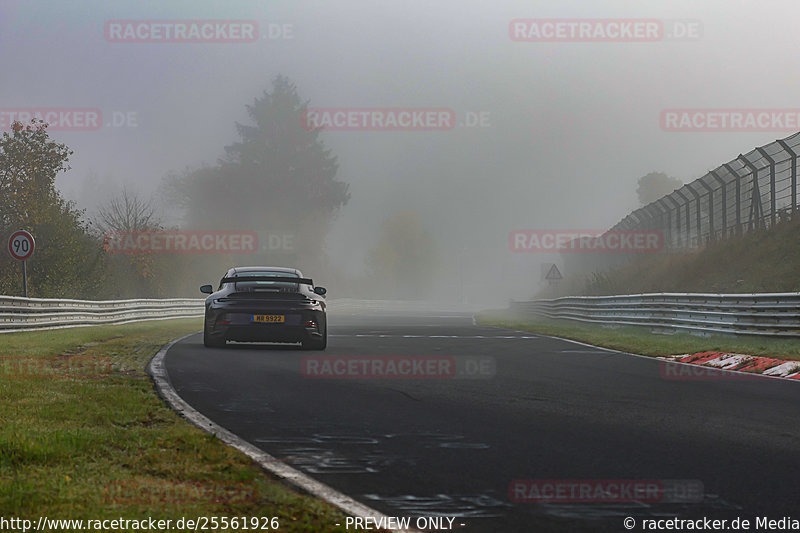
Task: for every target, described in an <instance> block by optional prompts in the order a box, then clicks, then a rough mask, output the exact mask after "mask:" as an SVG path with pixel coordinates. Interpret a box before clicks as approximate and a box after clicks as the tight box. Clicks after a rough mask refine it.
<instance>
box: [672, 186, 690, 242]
mask: <svg viewBox="0 0 800 533" xmlns="http://www.w3.org/2000/svg"><path fill="white" fill-rule="evenodd" d="M675 194H677V195H678V196H680V197H681V198H682V199H683V204H684V205H685V206H686V246H688V247H691V246H692V220H691V218H689V209H690V205H689V204H691V202H692V201H691V200H690V199H689V198H687V197H686V195H685V194H683V193H682V192H681V190H680V189H675Z"/></svg>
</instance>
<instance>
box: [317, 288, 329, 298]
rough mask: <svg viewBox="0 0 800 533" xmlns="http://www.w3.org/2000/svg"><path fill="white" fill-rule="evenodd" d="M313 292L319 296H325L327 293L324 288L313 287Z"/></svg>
mask: <svg viewBox="0 0 800 533" xmlns="http://www.w3.org/2000/svg"><path fill="white" fill-rule="evenodd" d="M314 292H315V293H317V294H319V295H320V296H325V294H326V293H327V292H328V289H326V288H325V287H314Z"/></svg>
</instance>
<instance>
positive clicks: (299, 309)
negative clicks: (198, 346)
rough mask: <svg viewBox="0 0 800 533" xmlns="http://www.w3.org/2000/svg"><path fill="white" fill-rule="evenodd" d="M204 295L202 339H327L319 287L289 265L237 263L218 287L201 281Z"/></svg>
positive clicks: (308, 343)
mask: <svg viewBox="0 0 800 533" xmlns="http://www.w3.org/2000/svg"><path fill="white" fill-rule="evenodd" d="M200 292H203V293H206V294H210V296H209V297H208V298H206V313H205V325H204V327H203V344H204V345H205V346H206V347H216V348H221V347H223V346H225V343H226V342H227V341H243V342H259V341H260V342H299V343H301V344H302V346H303V349H304V350H324V349H325V346H326V345H327V343H328V331H327V324H326V315H325V307H326V304H325V293H326V292H327V291H326V290H325V289H324V288H323V287H314V282H313V281H311V280H310V279H308V278H304V277H303V275H302V273H301V272H300V271H299V270H297V269H294V268H282V267H236V268H231V269H230V270H228V272H226V273H225V276H224V277H223V278H222V280H221V281H220V282H219V288H218V289H217V292H214V287H212V286H211V285H203V286H202V287H200Z"/></svg>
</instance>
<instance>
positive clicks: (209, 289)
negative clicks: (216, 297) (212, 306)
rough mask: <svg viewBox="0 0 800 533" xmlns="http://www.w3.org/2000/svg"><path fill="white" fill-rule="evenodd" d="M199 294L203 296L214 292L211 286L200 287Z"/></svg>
mask: <svg viewBox="0 0 800 533" xmlns="http://www.w3.org/2000/svg"><path fill="white" fill-rule="evenodd" d="M200 292H202V293H204V294H211V293H212V292H214V287H212V286H211V285H203V286H202V287H200Z"/></svg>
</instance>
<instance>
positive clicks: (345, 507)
mask: <svg viewBox="0 0 800 533" xmlns="http://www.w3.org/2000/svg"><path fill="white" fill-rule="evenodd" d="M192 335H197V333H190V334H189V335H184V336H183V337H181V338H179V339H175V340H173V341H170V342H169V343H167V344H165V345H164V346H162V347H161V349H160V350H159V351H158V353H157V354H156V355H155V356H153V358H152V359H151V360H150V363H149V364H148V365H147V373H148V374H150V377H151V378H153V381H154V382H155V385H156V390H157V391H158V394H159V395H160V396H161V397H162V398H163V399H164V401H166V402H167V404H168V405H169V406H170V407H171V408H172V409H174V410H175V411H177V413H178V414H180V415H181V416H183V417H184V418H186V419H187V420H188V421H189V422H191V423H192V424H194V425H195V426H197V427H199V428H200V429H202V430H203V431H205V432H207V433H211V434H212V435H214V436H216V437H217V438H218V439H219V440H221V441H222V442H224V443H225V444H227V445H229V446H231V447H233V448H236V449H237V450H239V451H240V452H242V453H244V454H245V455H247V456H248V457H250V458H251V459H253V460H254V461H255V462H257V463H258V464H259V465H261V467H262V468H263V469H264V470H266V471H267V472H269V473H271V474H273V475H274V476H276V477H278V478H280V479H281V480H283V481H285V482H286V483H288V484H289V485H291V486H292V487H294V488H296V489H298V490H300V491H302V492H305V493H308V494H310V495H312V496H316V497H317V498H319V499H321V500H324V501H326V502H328V503H330V504H331V505H334V506H336V507H338V508H339V509H341V510H342V511H344V512H345V513H346V514H348V515H350V516H361V517H370V518H375V519H376V520H380V519H381V518H383V519H388V518H389V517H387V516H386V515H384V514H383V513H381V512H379V511H376V510H375V509H372V508H371V507H367V506H366V505H364V504H362V503H359V502H357V501H356V500H354V499H353V498H351V497H350V496H347V495H346V494H343V493H341V492H339V491H337V490H335V489H333V488H331V487H329V486H327V485H325V484H324V483H320V482H319V481H317V480H315V479H312V478H311V477H309V476H307V475H306V474H304V473H302V472H300V471H299V470H296V469H294V468H292V467H291V466H289V465H287V464H286V463H284V462H282V461H280V460H278V459H276V458H274V457H272V456H271V455H270V454H268V453H267V452H265V451H262V450H260V449H259V448H257V447H256V446H254V445H252V444H250V443H249V442H247V441H246V440H244V439H242V438H240V437H238V436H237V435H235V434H233V433H231V432H230V431H228V430H227V429H225V428H223V427H222V426H219V425H217V424H215V423H214V422H212V421H211V420H210V419H209V418H207V417H205V416H204V415H202V414H200V413H199V412H198V411H197V410H195V409H194V408H193V407H192V406H191V405H189V404H188V403H186V401H185V400H184V399H183V398H181V397H180V396H179V395H178V393H177V392H176V391H175V389H174V388H173V387H172V383H170V381H169V376H168V375H167V368H166V365H165V364H164V358H165V357H166V355H167V352H168V351H169V349H170V348H171V347H172V346H173V345H174V344H176V343H178V342H180V341H182V340H183V339H186V338H188V337H191V336H192ZM331 526H333V524H331ZM387 531H388V530H387ZM391 531H392V532H393V533H395V532H396V533H416V530H413V529H402V530H391Z"/></svg>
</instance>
